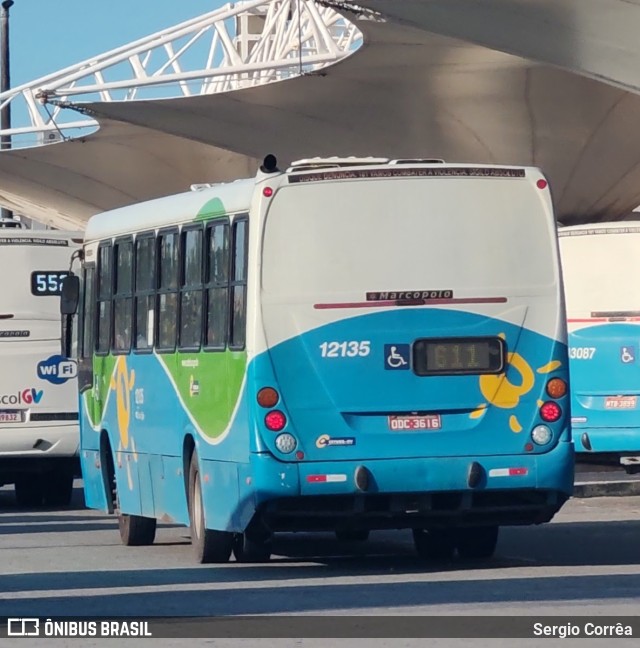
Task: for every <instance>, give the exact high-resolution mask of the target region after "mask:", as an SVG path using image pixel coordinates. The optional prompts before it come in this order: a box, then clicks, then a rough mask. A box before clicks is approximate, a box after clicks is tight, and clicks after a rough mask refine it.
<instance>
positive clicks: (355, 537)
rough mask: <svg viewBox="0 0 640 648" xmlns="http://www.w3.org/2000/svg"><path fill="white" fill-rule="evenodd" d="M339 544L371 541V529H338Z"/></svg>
mask: <svg viewBox="0 0 640 648" xmlns="http://www.w3.org/2000/svg"><path fill="white" fill-rule="evenodd" d="M336 539H337V540H338V541H339V542H365V541H366V540H368V539H369V529H345V528H339V529H336Z"/></svg>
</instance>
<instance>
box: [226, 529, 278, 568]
mask: <svg viewBox="0 0 640 648" xmlns="http://www.w3.org/2000/svg"><path fill="white" fill-rule="evenodd" d="M233 555H234V556H235V557H236V561H237V562H245V563H261V562H268V561H269V559H270V558H271V536H268V537H267V538H266V539H265V538H261V539H257V538H251V537H250V536H249V535H247V533H236V534H235V538H234V540H233Z"/></svg>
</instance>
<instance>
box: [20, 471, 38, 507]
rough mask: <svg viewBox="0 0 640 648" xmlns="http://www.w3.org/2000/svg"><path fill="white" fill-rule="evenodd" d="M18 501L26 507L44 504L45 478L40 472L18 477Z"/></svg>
mask: <svg viewBox="0 0 640 648" xmlns="http://www.w3.org/2000/svg"><path fill="white" fill-rule="evenodd" d="M15 490H16V503H17V504H18V506H21V507H24V508H34V507H40V506H42V503H43V501H44V480H43V478H42V475H40V474H29V475H23V476H22V477H19V478H18V479H16V483H15Z"/></svg>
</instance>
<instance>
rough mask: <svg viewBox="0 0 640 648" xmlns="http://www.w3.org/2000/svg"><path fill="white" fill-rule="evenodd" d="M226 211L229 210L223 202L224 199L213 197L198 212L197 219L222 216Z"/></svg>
mask: <svg viewBox="0 0 640 648" xmlns="http://www.w3.org/2000/svg"><path fill="white" fill-rule="evenodd" d="M226 213H227V212H226V210H225V208H224V205H223V204H222V200H220V198H212V199H211V200H209V201H207V202H206V203H205V204H204V205H203V207H202V208H201V209H200V211H199V212H198V215H197V216H196V218H195V220H197V221H201V220H209V219H210V218H215V217H216V216H222V215H224V214H226Z"/></svg>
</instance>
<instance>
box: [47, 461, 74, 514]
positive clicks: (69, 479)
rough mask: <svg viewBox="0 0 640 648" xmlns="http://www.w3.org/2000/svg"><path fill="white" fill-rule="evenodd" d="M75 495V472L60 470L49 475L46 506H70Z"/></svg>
mask: <svg viewBox="0 0 640 648" xmlns="http://www.w3.org/2000/svg"><path fill="white" fill-rule="evenodd" d="M72 495H73V471H72V470H68V469H60V470H56V471H55V472H51V473H49V474H48V475H47V488H46V489H45V491H44V504H45V506H68V505H69V504H70V503H71V497H72Z"/></svg>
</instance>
